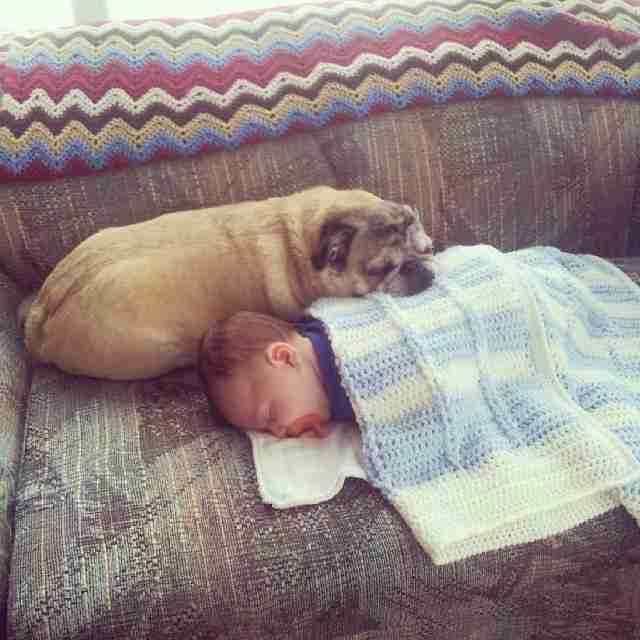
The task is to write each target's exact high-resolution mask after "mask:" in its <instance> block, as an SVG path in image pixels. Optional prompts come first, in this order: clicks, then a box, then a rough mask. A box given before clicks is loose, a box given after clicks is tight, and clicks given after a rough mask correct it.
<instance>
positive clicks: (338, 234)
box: [312, 200, 431, 272]
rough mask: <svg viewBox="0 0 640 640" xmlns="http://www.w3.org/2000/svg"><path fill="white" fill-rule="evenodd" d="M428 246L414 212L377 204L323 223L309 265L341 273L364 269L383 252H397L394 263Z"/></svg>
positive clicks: (387, 202)
mask: <svg viewBox="0 0 640 640" xmlns="http://www.w3.org/2000/svg"><path fill="white" fill-rule="evenodd" d="M430 246H431V245H430V240H429V239H428V237H427V236H426V235H425V234H424V229H423V227H422V222H421V220H420V216H419V214H418V213H417V211H416V210H414V209H412V208H411V207H410V206H408V205H404V204H398V203H396V202H392V201H390V200H378V201H376V202H375V203H374V204H372V205H371V206H368V207H365V208H359V209H357V210H354V211H351V212H348V213H347V214H346V215H344V216H342V217H340V218H338V219H333V220H331V221H330V222H328V223H326V224H325V225H324V226H323V229H322V232H321V235H320V242H319V245H318V247H317V249H316V252H315V254H314V255H313V257H312V263H313V265H314V267H315V268H316V269H317V270H322V269H324V268H325V267H330V268H332V269H333V270H334V271H338V272H341V271H345V270H346V269H347V267H348V265H349V264H350V263H351V264H354V265H355V264H356V263H357V264H359V265H361V267H364V268H366V264H367V263H368V262H369V261H370V260H371V259H373V258H375V257H376V256H380V255H381V254H382V252H385V251H386V252H388V251H394V252H399V253H398V255H397V256H396V261H397V260H399V259H400V255H401V254H408V253H412V252H414V251H416V252H418V253H423V252H425V251H427V250H428V249H429V248H430ZM354 261H355V262H354ZM354 268H358V267H354Z"/></svg>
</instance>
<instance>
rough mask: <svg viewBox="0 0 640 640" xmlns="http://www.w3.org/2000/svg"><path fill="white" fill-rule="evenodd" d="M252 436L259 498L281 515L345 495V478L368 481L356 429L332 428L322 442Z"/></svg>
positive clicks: (305, 437) (348, 426)
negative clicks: (339, 493) (286, 510)
mask: <svg viewBox="0 0 640 640" xmlns="http://www.w3.org/2000/svg"><path fill="white" fill-rule="evenodd" d="M248 435H249V438H250V439H251V447H252V449H253V462H254V465H255V468H256V475H257V477H258V488H259V491H260V497H261V498H262V500H263V502H265V503H267V504H270V505H272V506H273V507H274V508H276V509H287V508H289V507H300V506H304V505H311V504H318V503H319V502H324V501H326V500H330V499H331V498H333V497H334V496H335V495H336V494H337V493H338V492H339V491H340V490H341V489H342V486H343V485H344V481H345V478H347V477H352V478H366V475H365V471H364V468H363V466H362V463H361V454H360V450H361V445H362V441H361V438H360V431H359V430H358V427H357V426H356V425H354V424H349V423H340V424H333V425H331V429H330V433H329V435H328V436H327V437H326V438H321V439H319V438H315V437H313V436H308V435H303V436H301V437H300V438H275V437H274V436H272V435H270V434H266V433H257V432H249V434H248Z"/></svg>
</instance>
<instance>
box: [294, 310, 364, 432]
mask: <svg viewBox="0 0 640 640" xmlns="http://www.w3.org/2000/svg"><path fill="white" fill-rule="evenodd" d="M295 326H296V329H297V331H298V333H300V334H301V335H303V336H305V337H306V338H309V340H311V344H312V345H313V350H314V351H315V354H316V358H317V360H318V366H319V368H320V375H321V376H322V382H323V384H324V388H325V390H326V392H327V396H328V397H329V407H330V411H331V417H330V419H331V420H332V421H335V422H355V421H356V417H355V414H354V413H353V408H352V406H351V402H350V401H349V398H348V397H347V394H346V392H345V390H344V389H343V387H342V385H341V384H340V376H339V374H338V368H337V367H336V359H335V355H334V353H333V349H332V348H331V343H330V342H329V338H328V337H327V334H326V331H325V328H324V324H323V323H322V322H321V321H320V320H317V319H316V318H312V317H311V316H305V317H304V318H302V320H300V321H299V322H296V325H295Z"/></svg>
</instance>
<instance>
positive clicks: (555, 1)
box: [0, 0, 640, 182]
mask: <svg viewBox="0 0 640 640" xmlns="http://www.w3.org/2000/svg"><path fill="white" fill-rule="evenodd" d="M639 38H640V18H639V16H638V12H637V10H636V8H635V7H634V4H633V3H632V2H625V0H604V1H602V2H600V1H599V2H592V1H591V0H544V1H543V0H540V1H535V0H534V1H530V0H515V1H514V0H479V1H477V2H466V1H459V2H456V1H455V0H394V1H393V2H388V0H373V1H369V0H366V1H365V0H347V1H344V2H320V3H318V2H314V3H313V4H310V5H303V6H293V7H287V8H280V9H276V10H271V11H267V12H263V13H250V14H242V15H237V16H231V17H228V18H217V19H210V20H201V21H197V22H192V21H179V20H172V21H149V22H143V23H137V24H136V23H122V24H105V25H101V26H91V27H89V26H87V27H75V28H68V29H62V30H58V31H55V32H51V33H36V34H31V35H24V36H14V37H7V36H6V35H5V36H4V37H2V36H1V34H0V182H2V181H15V180H30V179H40V178H45V177H54V176H65V175H77V174H83V173H89V172H94V171H97V170H102V169H108V168H113V167H119V166H125V165H132V164H141V163H145V162H148V161H150V160H154V159H157V158H165V157H180V156H189V155H194V154H197V153H199V152H202V151H205V150H221V149H235V148H237V147H239V146H241V145H244V144H249V143H252V142H256V141H258V140H265V139H273V138H278V137H280V136H283V135H286V134H289V133H292V132H295V131H300V130H310V129H311V130H312V129H316V128H319V127H323V126H325V125H327V124H330V123H334V122H338V121H341V120H354V119H358V118H365V117H367V116H368V115H369V114H372V113H375V112H378V111H391V110H400V109H405V108H407V107H411V106H415V105H420V104H442V103H447V102H451V101H454V100H465V99H475V98H485V97H496V96H531V95H565V94H578V95H586V96H603V95H615V96H625V97H637V96H638V93H639V92H640V46H639Z"/></svg>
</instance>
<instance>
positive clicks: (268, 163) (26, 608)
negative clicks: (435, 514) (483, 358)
mask: <svg viewBox="0 0 640 640" xmlns="http://www.w3.org/2000/svg"><path fill="white" fill-rule="evenodd" d="M638 33H640V18H638V14H637V10H636V9H634V8H633V5H631V4H627V3H625V2H624V1H622V0H621V1H620V2H616V3H600V4H596V3H582V4H580V3H578V4H576V3H568V2H565V1H564V0H545V1H544V2H504V3H499V2H486V3H476V4H468V5H465V4H464V3H460V4H457V5H454V4H452V3H446V4H439V3H437V2H436V3H434V2H424V1H421V0H395V1H394V2H378V1H374V2H361V1H360V0H352V1H348V2H324V3H315V5H309V6H302V7H295V8H290V7H284V8H281V9H279V10H271V11H267V12H263V13H249V14H243V15H239V16H232V17H218V18H211V19H204V20H202V21H185V20H180V19H168V20H166V21H161V22H160V21H150V22H143V23H126V24H125V23H123V24H115V25H113V24H108V25H97V26H92V27H76V28H69V29H63V30H59V31H55V32H49V33H35V34H27V35H13V36H12V35H5V36H3V38H2V39H0V182H1V184H0V353H1V359H0V363H1V365H0V435H1V437H2V447H1V449H0V454H1V458H0V471H1V477H0V491H1V495H2V500H1V501H0V507H1V508H2V518H1V520H0V524H1V526H0V551H1V560H2V564H1V569H0V578H1V579H0V603H1V607H2V615H3V622H2V625H3V628H4V629H5V631H6V636H7V637H9V638H19V639H27V638H34V639H35V638H47V639H50V640H54V639H55V640H57V639H62V638H66V639H70V638H74V639H81V638H82V639H88V638H100V639H102V638H136V639H137V640H139V639H141V638H150V639H154V640H155V639H160V638H172V639H173V638H175V639H186V638H219V639H225V640H231V639H234V640H245V639H254V638H259V639H262V638H265V639H267V638H274V639H275V638H279V639H280V638H281V639H294V638H300V639H304V640H308V639H316V638H317V639H329V638H331V639H334V638H336V639H337V638H345V639H346V638H349V639H352V640H374V639H377V640H393V639H396V638H398V639H401V638H402V639H411V640H413V639H418V638H437V639H438V640H467V639H469V640H470V639H474V640H495V639H498V638H503V639H509V640H511V639H515V640H525V639H531V640H533V639H536V640H542V639H545V640H550V639H556V638H557V639H562V640H571V639H574V638H575V639H576V640H577V639H580V640H583V639H588V638H594V639H595V638H598V639H609V638H611V639H613V638H629V639H631V638H640V530H639V529H638V527H637V525H636V523H635V522H634V521H633V520H632V518H631V517H630V516H629V515H628V514H627V513H626V512H625V511H624V510H623V509H622V508H619V509H615V510H612V511H610V512H608V513H605V514H603V515H601V516H599V517H597V518H594V519H593V520H590V521H588V522H585V523H583V524H581V525H580V526H578V527H576V528H574V529H572V530H570V531H566V532H564V533H562V534H559V535H555V536H553V537H550V538H547V539H544V540H539V541H536V542H533V543H529V544H525V545H517V546H513V547H509V548H503V549H499V550H496V551H492V552H487V553H483V554H481V555H478V556H475V557H472V558H468V559H466V560H463V561H459V562H455V563H451V564H447V565H442V566H436V565H434V564H433V563H432V562H431V560H430V559H429V557H428V556H427V555H426V554H425V553H424V552H423V551H422V549H421V548H420V547H418V545H417V544H416V542H415V540H414V539H413V537H412V535H411V533H410V531H409V530H408V528H407V526H406V525H405V523H404V522H403V520H402V519H401V518H400V517H399V515H398V514H397V513H396V512H395V511H394V509H393V508H392V507H391V506H390V505H389V504H388V503H387V502H386V501H385V500H384V499H383V498H382V497H381V495H380V494H379V493H378V492H377V491H376V490H374V489H372V488H371V486H370V485H369V484H368V483H367V482H365V481H363V480H357V479H350V480H348V481H347V482H346V484H345V486H344V488H343V489H342V491H341V492H340V494H339V495H338V496H337V497H336V498H334V499H333V500H331V501H329V502H325V503H322V504H319V505H316V506H310V507H302V508H294V509H288V510H283V511H277V510H274V509H272V508H271V507H269V506H267V505H265V504H263V503H262V502H261V500H260V496H259V494H258V489H257V484H256V475H255V471H254V468H253V463H252V454H251V448H250V443H249V440H248V439H247V438H246V436H245V435H243V434H241V433H239V432H237V431H235V430H233V429H231V428H229V427H227V426H225V425H222V424H219V423H217V422H216V421H215V420H214V419H213V418H212V416H211V415H210V412H209V408H208V405H207V400H206V398H205V395H204V393H203V391H202V389H201V387H200V384H199V381H198V379H197V377H196V376H195V375H194V372H193V371H190V370H183V371H176V372H173V373H170V374H168V375H166V376H163V377H160V378H157V379H151V380H146V381H139V382H131V383H116V382H108V381H104V380H98V379H90V378H82V377H73V376H70V375H68V374H65V373H63V372H61V371H59V370H57V369H55V368H52V367H35V366H33V364H32V363H31V362H30V361H29V358H28V356H27V354H26V353H25V349H24V345H23V342H22V339H21V336H20V333H19V330H18V326H17V322H16V309H17V306H18V304H19V302H20V300H21V299H22V297H23V296H24V295H25V294H27V293H28V292H30V291H32V290H34V289H35V288H37V287H38V286H39V285H40V284H41V283H42V281H43V280H44V278H45V277H46V276H47V274H48V273H49V272H50V271H51V270H52V268H53V267H54V266H55V265H56V263H57V262H58V261H59V260H60V259H61V258H62V257H63V256H64V255H65V254H67V253H68V252H69V251H70V250H71V249H72V248H73V247H74V246H76V245H77V244H78V243H79V242H81V241H82V240H83V239H84V238H86V237H87V236H89V235H90V234H92V233H94V232H96V231H98V230H99V229H102V228H105V227H109V226H115V225H125V224H129V223H133V222H137V221H141V220H145V219H148V218H151V217H154V216H157V215H160V214H162V213H165V212H168V211H180V210H186V209H192V208H198V207H204V206H211V205H217V204H223V203H230V202H242V201H247V200H252V199H261V198H266V197H270V196H276V195H284V194H288V193H292V192H294V191H296V190H299V189H302V188H304V187H309V186H312V185H317V184H330V185H333V186H336V187H339V188H352V187H357V188H364V189H367V190H369V191H372V192H374V193H376V194H377V195H379V196H381V197H384V198H388V199H393V200H396V201H401V202H406V203H410V204H412V205H414V206H416V207H418V208H419V209H420V210H421V211H422V212H423V214H424V223H425V226H426V228H427V231H428V233H430V235H431V236H432V237H433V238H434V240H435V243H436V249H437V250H441V249H443V248H445V247H447V246H450V245H452V244H474V243H479V242H482V243H488V244H492V245H494V246H497V247H499V248H501V249H503V250H512V249H516V248H519V247H525V246H531V245H535V244H547V245H555V246H558V247H560V248H562V249H564V250H566V251H571V252H587V253H595V254H597V255H600V256H603V257H605V258H608V259H611V260H613V261H614V262H616V263H617V264H618V265H619V266H621V268H623V269H625V270H626V271H627V272H628V273H629V275H630V276H631V277H632V278H635V279H636V280H637V281H640V258H638V255H639V254H640V174H639V172H638V166H639V164H640V102H639V101H638V100H637V97H638V92H639V91H640V89H639V86H640V73H639V72H638V70H637V68H638V67H637V65H638V64H640V44H639V43H638V38H639V36H638V35H637V34H638ZM634 65H635V66H634ZM221 268H224V265H221ZM230 277H233V274H230Z"/></svg>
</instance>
